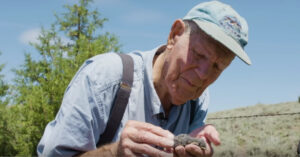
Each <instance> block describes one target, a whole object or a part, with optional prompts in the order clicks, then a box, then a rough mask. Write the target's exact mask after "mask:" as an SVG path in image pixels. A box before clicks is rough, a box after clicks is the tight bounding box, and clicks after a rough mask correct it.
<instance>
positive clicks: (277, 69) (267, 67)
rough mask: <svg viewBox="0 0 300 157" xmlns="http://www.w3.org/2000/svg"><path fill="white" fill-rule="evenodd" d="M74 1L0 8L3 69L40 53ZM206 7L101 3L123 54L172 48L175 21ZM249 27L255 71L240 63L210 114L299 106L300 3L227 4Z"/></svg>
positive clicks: (222, 81)
mask: <svg viewBox="0 0 300 157" xmlns="http://www.w3.org/2000/svg"><path fill="white" fill-rule="evenodd" d="M74 2H75V1H74V0H43V1H41V0H26V1H19V0H18V1H17V0H9V1H2V2H0V20H1V21H0V51H1V52H2V55H1V56H0V64H3V63H4V64H5V65H6V67H5V69H4V71H2V74H5V75H6V77H5V80H6V81H11V80H12V79H13V77H14V75H13V73H12V72H11V71H10V69H12V68H18V67H19V66H20V65H21V64H22V63H23V61H24V52H31V53H32V55H33V56H34V57H35V58H37V52H36V51H35V50H34V49H33V48H32V47H31V46H29V44H28V41H36V39H35V38H36V37H37V35H38V34H39V30H40V27H41V26H44V27H45V28H49V26H50V24H51V23H53V22H54V21H55V18H54V16H53V14H54V12H56V13H58V14H59V13H61V12H63V11H64V9H63V7H62V6H63V4H73V3H74ZM200 2H203V1H195V0H188V1H183V0H182V1H179V0H177V1H175V0H164V1H158V0H152V1H138V0H135V1H134V0H96V1H95V3H94V4H93V7H95V8H98V10H99V12H101V14H102V17H106V18H108V19H109V21H108V22H106V23H105V25H104V31H108V32H111V33H113V34H115V35H117V36H118V37H119V40H120V43H121V44H122V51H123V52H130V51H133V50H149V49H153V48H155V47H156V46H158V45H160V44H164V43H165V42H166V39H167V36H168V33H169V30H170V27H171V25H172V23H173V21H174V20H175V19H177V18H181V17H183V16H184V15H185V14H186V13H187V11H188V10H189V9H191V8H192V7H193V6H194V5H196V4H198V3H200ZM222 2H224V3H227V4H230V5H231V6H232V7H233V8H234V9H235V10H237V11H238V12H239V13H240V14H241V15H242V16H243V17H245V18H246V19H247V21H248V24H249V44H248V45H247V46H246V48H245V50H246V52H248V54H249V56H250V58H251V60H252V63H253V65H251V66H247V65H246V64H244V63H243V62H242V61H240V60H239V59H238V58H236V59H235V60H234V61H233V63H232V64H231V66H230V67H229V68H228V69H226V70H225V71H224V73H223V74H222V76H221V77H220V78H219V79H218V80H217V81H216V82H215V83H214V84H213V85H212V86H211V87H210V95H211V103H210V104H211V105H210V110H209V111H210V112H214V111H220V110H225V109H231V108H237V107H242V106H248V105H255V104H257V103H263V104H273V103H280V102H287V101H297V99H298V96H300V39H299V36H300V17H299V15H300V9H299V8H300V1H299V0H289V1H282V0H263V1H261V0H251V1H250V0H248V1H246V0H243V1H236V0H223V1H222Z"/></svg>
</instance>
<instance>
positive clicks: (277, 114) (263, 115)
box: [207, 112, 300, 120]
mask: <svg viewBox="0 0 300 157" xmlns="http://www.w3.org/2000/svg"><path fill="white" fill-rule="evenodd" d="M296 114H300V112H294V113H270V114H261V115H246V116H233V117H212V118H207V120H218V119H239V118H253V117H270V116H290V115H296Z"/></svg>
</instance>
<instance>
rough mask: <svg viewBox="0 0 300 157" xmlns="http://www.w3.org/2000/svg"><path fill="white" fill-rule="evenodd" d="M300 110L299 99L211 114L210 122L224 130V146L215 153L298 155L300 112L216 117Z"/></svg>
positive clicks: (232, 154) (291, 156) (240, 155)
mask: <svg viewBox="0 0 300 157" xmlns="http://www.w3.org/2000/svg"><path fill="white" fill-rule="evenodd" d="M292 112H300V104H299V103H298V102H288V103H281V104H273V105H263V104H258V105H255V106H250V107H244V108H238V109H234V110H228V111H221V112H216V113H210V114H209V115H208V119H207V123H209V124H214V125H215V126H216V128H217V130H218V131H219V133H220V138H221V142H222V144H221V146H219V147H214V150H215V155H214V156H217V157H218V156H231V157H244V156H255V157H260V156H270V157H282V156H284V157H296V154H297V151H296V150H297V145H298V143H299V140H300V114H295V115H282V116H268V117H251V118H236V119H209V118H213V117H214V118H215V117H232V116H248V115H261V114H273V115H274V114H281V113H292Z"/></svg>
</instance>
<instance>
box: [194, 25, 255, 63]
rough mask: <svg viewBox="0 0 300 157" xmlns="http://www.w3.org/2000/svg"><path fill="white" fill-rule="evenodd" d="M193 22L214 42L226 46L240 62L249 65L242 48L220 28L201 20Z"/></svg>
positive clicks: (248, 59)
mask: <svg viewBox="0 0 300 157" xmlns="http://www.w3.org/2000/svg"><path fill="white" fill-rule="evenodd" d="M193 21H194V22H195V23H196V24H197V25H198V26H199V27H200V28H201V29H202V30H203V31H204V32H205V33H206V34H208V35H209V36H211V37H212V38H213V39H215V40H216V41H218V42H220V43H221V44H223V45H224V46H226V47H227V48H228V49H229V50H231V51H232V52H233V53H234V54H236V55H237V56H238V57H239V58H240V59H241V60H242V61H244V62H245V63H247V64H248V65H251V61H250V58H249V57H248V55H247V54H246V52H245V51H244V50H243V48H242V47H241V46H240V45H239V44H238V43H237V42H236V41H235V40H234V39H232V38H231V37H230V36H228V35H227V34H226V33H224V32H223V31H222V30H221V28H220V27H218V26H217V25H216V24H213V23H210V22H205V21H202V20H196V19H193Z"/></svg>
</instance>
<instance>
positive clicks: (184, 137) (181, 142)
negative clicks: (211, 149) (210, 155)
mask: <svg viewBox="0 0 300 157" xmlns="http://www.w3.org/2000/svg"><path fill="white" fill-rule="evenodd" d="M188 144H194V145H197V146H198V147H200V148H201V149H206V142H205V140H204V139H203V138H194V137H191V136H190V135H188V134H179V135H177V136H175V138H174V148H175V147H177V146H186V145H188Z"/></svg>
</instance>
